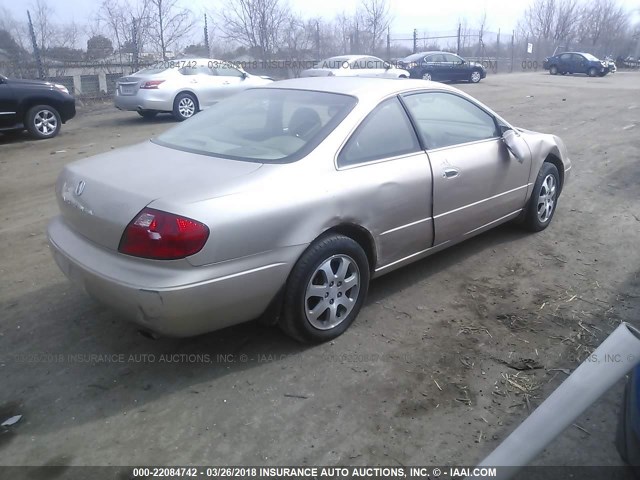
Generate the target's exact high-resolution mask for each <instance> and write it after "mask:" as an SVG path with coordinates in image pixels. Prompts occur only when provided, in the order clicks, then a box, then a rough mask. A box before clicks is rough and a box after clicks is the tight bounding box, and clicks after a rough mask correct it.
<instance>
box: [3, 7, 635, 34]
mask: <svg viewBox="0 0 640 480" xmlns="http://www.w3.org/2000/svg"><path fill="white" fill-rule="evenodd" d="M179 1H181V2H182V4H183V5H184V6H188V7H189V8H190V9H191V10H192V11H193V12H194V13H197V14H201V13H204V12H205V11H207V10H211V9H215V7H216V6H217V5H220V4H221V3H222V2H220V1H216V0H179ZM284 1H287V0H284ZM532 1H533V0H452V1H448V2H447V1H433V0H431V1H430V0H390V6H391V13H392V16H393V21H392V24H391V35H392V38H393V37H396V38H397V37H406V36H410V35H411V34H412V32H413V29H414V28H417V29H418V32H419V34H420V35H422V34H423V33H424V32H428V33H429V35H437V34H438V33H448V32H453V31H455V30H456V28H457V25H458V21H463V20H464V19H466V20H467V23H468V25H469V28H474V27H477V26H478V24H479V23H480V19H481V18H482V16H483V14H484V12H486V14H487V26H486V30H487V31H492V32H497V31H498V29H500V30H501V31H502V32H503V33H508V32H511V30H513V29H514V28H515V27H516V24H517V22H518V20H519V19H520V18H521V17H522V14H523V12H524V11H525V9H526V8H527V7H528V6H529V5H530V4H531V3H532ZM619 1H620V3H621V4H622V5H623V6H626V7H627V8H628V9H630V10H631V9H634V8H635V9H637V10H638V13H637V14H635V20H636V21H640V0H619ZM30 3H31V2H30V0H27V1H26V2H16V1H14V0H0V6H2V7H5V8H6V9H8V10H9V11H10V12H11V14H12V15H13V16H14V18H15V19H16V20H19V19H20V18H26V12H25V10H26V8H28V6H29V5H30ZM99 3H100V0H55V1H54V2H51V3H50V5H51V6H52V7H53V8H54V11H55V18H54V19H53V21H54V22H67V21H70V20H71V19H73V20H75V21H76V22H78V23H90V22H87V19H89V18H91V17H92V16H93V15H94V12H95V10H96V9H97V7H98V5H99ZM288 3H289V5H290V7H291V8H292V9H293V10H294V11H296V12H298V13H301V14H302V15H303V16H308V17H316V16H319V17H324V18H327V19H331V18H333V17H334V16H335V15H336V14H338V13H341V12H346V13H347V14H350V13H353V12H354V11H355V10H356V8H357V6H358V5H359V3H360V0H288Z"/></svg>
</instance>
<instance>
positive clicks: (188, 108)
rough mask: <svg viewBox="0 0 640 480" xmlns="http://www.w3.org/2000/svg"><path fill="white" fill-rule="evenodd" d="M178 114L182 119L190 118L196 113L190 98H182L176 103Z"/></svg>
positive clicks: (194, 105)
mask: <svg viewBox="0 0 640 480" xmlns="http://www.w3.org/2000/svg"><path fill="white" fill-rule="evenodd" d="M178 112H180V115H181V116H182V117H183V118H189V117H192V116H193V114H194V113H196V104H195V102H194V101H193V99H192V98H191V97H184V98H181V99H180V102H178Z"/></svg>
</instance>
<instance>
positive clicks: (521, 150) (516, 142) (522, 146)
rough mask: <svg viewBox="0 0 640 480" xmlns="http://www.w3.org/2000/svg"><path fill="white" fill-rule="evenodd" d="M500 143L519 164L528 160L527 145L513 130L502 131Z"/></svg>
mask: <svg viewBox="0 0 640 480" xmlns="http://www.w3.org/2000/svg"><path fill="white" fill-rule="evenodd" d="M502 141H503V142H504V144H505V145H506V146H507V148H508V149H509V151H510V152H511V153H512V154H513V156H514V157H516V159H517V160H518V161H519V162H520V163H522V162H524V161H525V160H526V159H527V158H529V155H530V154H531V152H530V151H529V145H527V142H525V141H524V138H522V135H520V134H518V132H516V131H515V130H513V129H511V128H509V129H506V130H504V131H503V132H502Z"/></svg>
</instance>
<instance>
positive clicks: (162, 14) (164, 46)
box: [149, 0, 195, 60]
mask: <svg viewBox="0 0 640 480" xmlns="http://www.w3.org/2000/svg"><path fill="white" fill-rule="evenodd" d="M149 1H150V3H151V12H150V18H151V37H152V38H153V39H154V40H155V41H156V42H157V43H158V45H159V46H160V53H161V54H162V58H163V60H166V59H167V51H168V50H169V49H170V48H172V47H177V46H178V43H179V42H180V41H181V40H183V39H185V38H186V37H188V36H189V34H190V33H191V31H192V30H193V27H194V25H195V22H194V19H193V15H192V14H191V11H190V10H187V9H186V8H181V7H180V6H179V5H178V1H177V0H149Z"/></svg>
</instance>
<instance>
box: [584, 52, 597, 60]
mask: <svg viewBox="0 0 640 480" xmlns="http://www.w3.org/2000/svg"><path fill="white" fill-rule="evenodd" d="M582 56H584V58H586V59H587V60H589V61H590V62H599V61H600V60H598V59H597V58H596V57H594V56H593V55H591V54H590V53H583V54H582Z"/></svg>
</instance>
